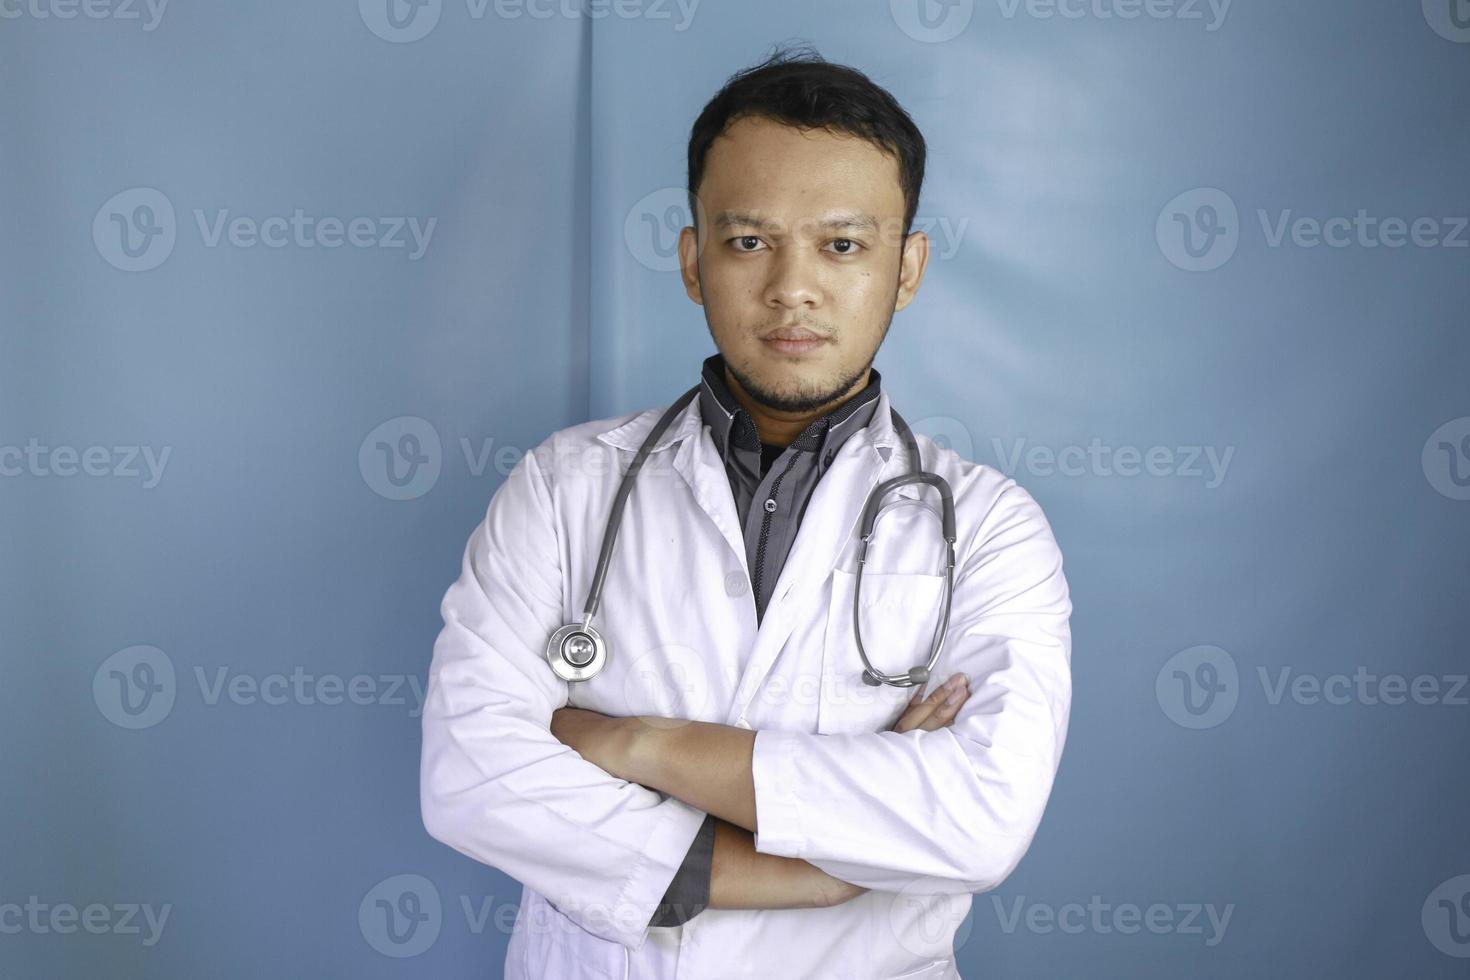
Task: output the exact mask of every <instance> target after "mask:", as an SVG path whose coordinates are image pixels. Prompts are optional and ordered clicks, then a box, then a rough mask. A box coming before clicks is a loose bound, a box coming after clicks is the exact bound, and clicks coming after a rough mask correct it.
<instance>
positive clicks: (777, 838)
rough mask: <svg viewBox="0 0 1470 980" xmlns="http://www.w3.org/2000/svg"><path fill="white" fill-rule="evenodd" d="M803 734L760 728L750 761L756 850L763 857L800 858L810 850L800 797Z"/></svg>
mask: <svg viewBox="0 0 1470 980" xmlns="http://www.w3.org/2000/svg"><path fill="white" fill-rule="evenodd" d="M811 737H816V736H807V735H803V734H802V733H800V732H779V731H773V730H771V729H767V728H762V729H758V730H757V731H756V733H755V747H754V749H753V752H752V755H751V759H750V772H751V776H752V777H753V779H754V782H755V825H756V828H757V829H756V831H755V849H756V850H757V851H759V852H760V853H761V854H775V855H778V856H780V857H792V858H799V857H801V856H802V853H803V851H804V850H805V847H806V840H807V837H806V833H805V832H804V831H803V830H802V826H801V804H800V801H799V800H798V799H797V798H796V788H797V787H798V786H799V785H800V783H799V782H798V778H799V776H798V773H797V771H796V755H797V748H798V743H799V742H800V740H801V739H803V738H811Z"/></svg>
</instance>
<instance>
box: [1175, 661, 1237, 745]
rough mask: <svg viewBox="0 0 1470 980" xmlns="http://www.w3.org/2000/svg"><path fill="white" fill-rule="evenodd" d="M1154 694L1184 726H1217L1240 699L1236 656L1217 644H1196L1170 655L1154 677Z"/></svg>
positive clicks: (1180, 724)
mask: <svg viewBox="0 0 1470 980" xmlns="http://www.w3.org/2000/svg"><path fill="white" fill-rule="evenodd" d="M1154 694H1155V696H1156V697H1157V698H1158V699H1159V707H1161V708H1163V709H1164V714H1166V715H1168V716H1169V720H1170V721H1172V722H1174V724H1176V725H1179V726H1180V727H1181V728H1214V727H1215V726H1216V725H1218V724H1220V723H1221V722H1223V721H1224V720H1225V719H1227V718H1229V717H1230V715H1231V713H1232V712H1233V711H1235V704H1236V702H1237V701H1239V700H1240V675H1239V673H1238V672H1237V671H1236V669H1235V658H1234V657H1232V656H1230V654H1229V653H1228V652H1226V651H1225V650H1222V649H1220V648H1219V647H1217V646H1209V645H1202V646H1195V647H1190V648H1188V649H1187V650H1180V651H1179V652H1178V653H1176V654H1174V656H1172V657H1170V658H1169V659H1168V660H1167V661H1166V662H1165V663H1164V666H1163V667H1162V668H1160V670H1159V675H1158V677H1156V678H1155V679H1154Z"/></svg>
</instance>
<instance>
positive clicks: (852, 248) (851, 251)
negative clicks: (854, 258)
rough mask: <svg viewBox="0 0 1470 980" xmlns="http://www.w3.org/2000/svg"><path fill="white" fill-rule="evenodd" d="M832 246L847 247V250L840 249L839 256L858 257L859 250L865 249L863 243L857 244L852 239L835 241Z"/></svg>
mask: <svg viewBox="0 0 1470 980" xmlns="http://www.w3.org/2000/svg"><path fill="white" fill-rule="evenodd" d="M832 244H833V245H837V246H847V247H846V248H838V250H837V254H838V255H856V254H857V253H858V250H859V249H861V248H862V247H863V246H862V244H861V243H859V242H855V241H853V240H852V239H851V238H838V239H834V240H833V242H832Z"/></svg>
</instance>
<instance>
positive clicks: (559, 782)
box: [419, 443, 705, 949]
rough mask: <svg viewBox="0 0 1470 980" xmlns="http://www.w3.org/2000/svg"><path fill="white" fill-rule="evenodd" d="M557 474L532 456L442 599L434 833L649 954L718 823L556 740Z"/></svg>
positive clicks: (427, 720)
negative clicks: (705, 830)
mask: <svg viewBox="0 0 1470 980" xmlns="http://www.w3.org/2000/svg"><path fill="white" fill-rule="evenodd" d="M546 445H547V444H545V443H543V447H538V452H539V451H540V450H541V448H544V447H545V446H546ZM547 458H548V459H549V458H550V455H548V456H547ZM546 469H547V467H545V466H543V465H541V464H540V462H539V461H538V459H537V452H532V453H527V454H526V455H524V456H523V457H521V459H520V461H519V462H518V463H517V464H516V466H515V467H514V469H513V470H512V471H511V473H510V475H509V476H508V477H507V478H506V481H505V484H504V485H503V486H502V487H501V488H500V489H499V490H498V491H497V492H496V493H495V495H494V497H493V498H492V499H491V501H490V505H489V507H488V509H487V511H486V514H485V517H484V519H483V520H482V521H481V522H480V524H479V526H477V527H476V528H475V530H474V532H473V533H472V534H471V535H470V539H469V542H468V544H467V545H466V547H465V551H464V558H463V562H462V566H461V573H460V575H459V578H458V580H457V581H455V582H454V584H453V585H451V586H450V588H449V590H448V592H447V593H446V594H445V596H444V601H443V604H442V606H441V610H440V611H441V613H442V615H443V619H444V626H443V629H442V630H441V631H440V633H439V635H438V638H437V639H436V641H435V643H434V650H433V659H432V663H431V665H430V668H429V678H428V685H427V688H426V691H425V701H424V712H423V721H422V723H423V749H422V756H421V763H420V782H419V789H420V805H421V810H422V816H423V822H424V826H425V829H426V830H428V832H429V834H430V835H431V836H433V837H434V838H436V839H437V840H440V841H442V842H443V843H445V844H448V845H449V846H450V847H452V848H454V849H455V850H457V851H459V852H460V853H462V854H465V855H467V856H469V857H471V858H474V859H475V860H476V861H480V862H483V863H485V864H488V865H493V866H494V867H496V868H499V869H500V870H501V871H503V872H505V873H506V874H508V875H510V876H511V877H513V878H515V879H517V880H519V881H521V882H522V883H524V884H525V885H527V886H529V887H530V888H532V889H534V890H535V891H537V892H539V893H541V894H542V895H543V896H545V897H546V898H547V900H548V901H550V902H551V904H552V905H553V906H555V907H556V909H557V910H559V911H560V912H561V913H562V914H563V915H566V916H567V917H568V918H570V919H571V920H572V921H573V922H575V923H576V924H577V925H578V926H580V927H581V928H582V929H584V930H586V931H587V932H589V933H592V934H593V935H596V936H598V937H600V938H602V939H605V940H608V941H611V942H617V943H620V944H622V945H624V946H628V947H631V948H634V949H637V948H639V947H641V946H642V944H643V942H644V941H645V940H646V938H647V930H648V924H649V921H650V919H651V918H652V916H653V913H654V910H655V908H657V906H658V904H659V902H660V900H661V899H662V898H663V895H664V892H665V890H666V889H667V888H668V886H669V882H670V881H671V880H672V879H673V877H674V874H675V872H677V871H678V870H679V866H680V864H681V863H682V862H683V860H684V857H685V855H686V854H687V853H688V851H689V848H690V845H691V843H692V842H693V841H694V837H695V834H696V833H697V832H698V831H699V828H700V825H701V824H702V823H703V822H704V818H705V814H704V813H703V812H702V811H700V810H698V809H695V808H694V807H691V806H689V805H687V804H685V803H683V802H682V801H680V800H678V799H675V798H673V797H665V796H664V795H663V794H661V793H658V792H656V791H653V790H650V789H647V788H645V787H643V786H640V785H638V784H637V783H630V782H628V781H626V780H623V779H619V778H616V777H614V776H611V775H609V774H608V773H606V772H604V771H603V770H602V769H601V768H600V767H598V766H596V765H594V764H593V763H591V762H588V761H586V760H585V759H583V758H582V757H581V756H580V755H579V754H578V753H577V752H575V751H574V750H573V749H571V748H569V747H568V746H566V745H564V744H562V743H561V742H560V741H558V740H557V739H556V737H555V736H553V735H552V734H551V731H550V724H551V713H552V712H553V711H555V710H556V709H557V708H559V707H562V706H564V705H565V704H566V703H567V687H568V685H567V682H565V681H563V680H561V679H560V678H558V677H557V676H556V675H555V674H554V673H552V671H551V668H550V665H549V664H548V663H547V662H546V657H545V649H546V641H547V639H548V637H550V635H551V633H552V632H553V631H554V630H555V629H557V628H558V627H560V626H561V625H562V615H563V609H562V573H561V561H560V558H559V549H558V542H557V532H556V524H555V521H554V519H553V504H552V498H551V494H550V492H549V489H548V485H547V482H546V478H545V476H544V473H545V470H546Z"/></svg>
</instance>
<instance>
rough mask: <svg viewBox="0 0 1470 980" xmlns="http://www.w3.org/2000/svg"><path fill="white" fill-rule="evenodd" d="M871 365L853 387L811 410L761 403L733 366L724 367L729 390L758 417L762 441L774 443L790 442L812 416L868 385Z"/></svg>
mask: <svg viewBox="0 0 1470 980" xmlns="http://www.w3.org/2000/svg"><path fill="white" fill-rule="evenodd" d="M871 372H872V368H869V369H868V370H867V371H864V372H863V376H862V377H860V378H858V380H857V382H856V383H855V384H853V386H852V387H851V388H849V389H848V390H847V391H844V392H843V393H842V394H840V395H838V396H837V397H836V398H834V399H832V400H831V401H829V402H827V403H826V404H824V405H819V406H817V407H816V408H814V409H812V410H811V411H810V412H783V411H780V410H779V409H774V408H771V407H769V406H767V405H762V404H761V403H760V402H758V401H756V400H755V399H754V398H751V397H750V395H749V393H747V392H746V390H745V389H744V388H742V387H740V382H739V381H736V380H735V376H734V375H732V374H731V373H730V369H729V368H728V367H727V368H725V385H726V386H727V387H728V388H729V389H730V394H732V395H734V396H735V400H736V401H737V402H739V403H740V407H741V408H743V409H745V410H746V411H747V412H749V413H750V417H751V418H752V419H754V420H755V431H756V432H757V433H758V434H759V436H760V440H761V442H764V443H767V444H769V445H772V446H789V445H791V443H792V441H793V440H795V439H796V437H797V436H799V435H801V433H802V432H803V431H804V430H805V429H806V427H807V426H808V425H811V423H812V420H813V419H819V418H821V417H822V416H823V415H826V414H827V413H828V412H831V411H833V410H834V409H836V408H837V407H838V406H839V405H841V404H842V403H843V402H845V401H847V400H848V399H850V398H851V397H852V396H853V395H855V394H857V393H858V392H860V391H862V390H863V389H864V388H866V387H867V386H868V375H869V374H870V373H871Z"/></svg>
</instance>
